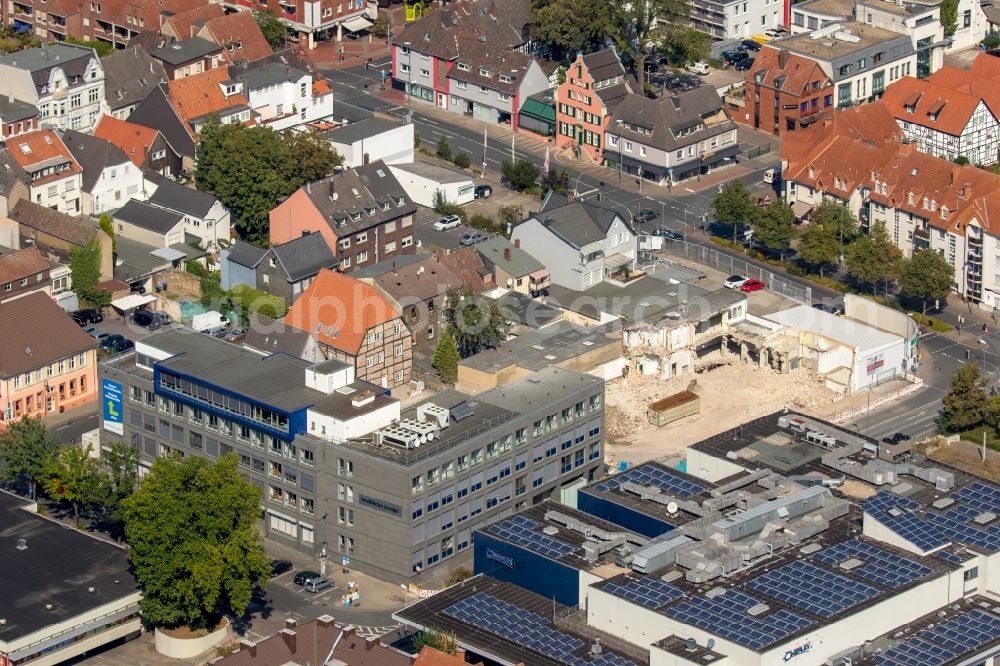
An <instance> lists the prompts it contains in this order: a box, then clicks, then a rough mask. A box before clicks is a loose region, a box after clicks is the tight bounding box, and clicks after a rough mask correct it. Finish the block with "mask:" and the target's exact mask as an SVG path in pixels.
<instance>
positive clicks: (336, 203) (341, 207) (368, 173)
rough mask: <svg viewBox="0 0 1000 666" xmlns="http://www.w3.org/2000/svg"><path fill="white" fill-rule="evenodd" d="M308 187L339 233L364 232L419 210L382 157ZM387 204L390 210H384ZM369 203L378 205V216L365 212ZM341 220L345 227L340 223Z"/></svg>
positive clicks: (309, 192)
mask: <svg viewBox="0 0 1000 666" xmlns="http://www.w3.org/2000/svg"><path fill="white" fill-rule="evenodd" d="M305 190H306V194H307V196H308V197H309V200H310V201H312V203H313V205H314V206H315V207H316V209H317V210H318V211H319V213H320V214H321V215H322V216H323V217H324V219H326V221H327V223H328V224H329V225H330V226H331V227H332V228H333V230H334V232H335V233H336V234H337V235H338V236H340V235H343V234H353V233H356V232H358V231H364V230H365V229H370V228H372V227H374V226H376V225H378V224H381V223H383V222H388V221H389V220H395V219H397V218H399V217H402V216H403V215H410V214H413V213H415V212H416V211H417V206H416V204H414V203H413V202H412V201H410V198H409V197H407V196H406V192H405V191H404V190H403V186H402V185H400V184H399V181H398V180H396V177H395V176H393V175H392V171H390V170H389V167H388V166H386V164H385V162H383V161H382V160H377V161H375V162H371V163H369V164H365V165H364V166H359V167H357V168H356V169H349V170H345V171H341V172H340V173H337V174H334V175H333V176H330V177H329V178H326V179H325V180H321V181H319V182H316V183H310V184H309V185H308V186H306V188H305ZM334 194H335V195H336V198H334V196H333V195H334ZM397 199H402V201H403V203H402V205H397V204H396V200H397ZM386 203H387V204H388V209H386V210H383V205H384V204H386ZM366 205H367V206H375V214H374V215H368V214H367V213H365V211H364V207H365V206H366ZM351 214H355V215H360V218H359V219H357V220H354V219H351ZM338 223H339V224H342V225H343V226H337V225H338Z"/></svg>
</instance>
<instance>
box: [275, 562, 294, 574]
mask: <svg viewBox="0 0 1000 666" xmlns="http://www.w3.org/2000/svg"><path fill="white" fill-rule="evenodd" d="M291 570H292V563H291V562H289V561H288V560H271V578H274V577H275V576H280V575H281V574H283V573H285V572H286V571H291Z"/></svg>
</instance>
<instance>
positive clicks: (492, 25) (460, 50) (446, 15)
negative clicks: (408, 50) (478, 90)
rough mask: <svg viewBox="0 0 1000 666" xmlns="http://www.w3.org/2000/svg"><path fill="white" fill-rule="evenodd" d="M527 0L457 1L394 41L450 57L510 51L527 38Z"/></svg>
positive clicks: (528, 0) (529, 11)
mask: <svg viewBox="0 0 1000 666" xmlns="http://www.w3.org/2000/svg"><path fill="white" fill-rule="evenodd" d="M530 14H531V2H530V0H457V1H456V2H452V3H450V4H448V5H447V6H445V7H444V8H441V9H434V10H432V11H430V12H428V13H427V14H426V15H425V16H424V17H423V18H421V19H420V20H419V21H416V22H415V23H412V24H410V25H409V26H407V28H406V29H405V30H403V32H401V33H400V34H399V35H397V36H396V37H395V38H394V39H393V40H392V43H393V44H398V45H403V44H405V43H406V42H410V45H411V47H412V48H413V49H414V50H415V51H419V52H420V53H427V54H429V55H433V56H436V57H438V58H443V59H445V60H453V59H455V58H457V57H459V56H460V55H463V56H473V55H474V54H475V53H476V52H477V51H480V50H482V49H483V44H489V45H490V46H491V47H492V48H495V49H503V50H511V49H513V48H515V47H518V46H521V45H522V44H524V43H525V42H526V41H527V35H526V34H525V32H526V31H525V27H526V26H527V24H528V21H529V16H530Z"/></svg>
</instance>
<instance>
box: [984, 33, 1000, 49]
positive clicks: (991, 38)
mask: <svg viewBox="0 0 1000 666" xmlns="http://www.w3.org/2000/svg"><path fill="white" fill-rule="evenodd" d="M982 44H983V46H985V47H986V48H988V49H995V48H997V47H998V46H1000V35H986V37H985V38H984V39H983V42H982Z"/></svg>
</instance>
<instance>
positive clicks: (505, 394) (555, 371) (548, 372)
mask: <svg viewBox="0 0 1000 666" xmlns="http://www.w3.org/2000/svg"><path fill="white" fill-rule="evenodd" d="M588 386H589V387H592V388H594V389H598V388H603V387H604V380H603V379H601V378H600V377H595V376H593V375H585V374H582V373H579V372H573V371H572V370H565V369H563V368H557V367H555V366H549V367H547V368H545V369H543V370H539V371H538V372H536V373H535V374H533V375H531V376H530V377H525V378H524V379H521V380H518V381H516V382H514V383H512V384H508V385H507V386H504V387H501V388H495V389H491V390H489V391H486V392H485V393H480V394H479V395H478V396H476V399H477V400H480V401H482V402H489V403H492V404H494V405H498V406H500V407H503V408H505V409H509V410H511V411H514V412H518V413H521V414H529V413H531V412H535V411H538V410H541V409H542V408H544V407H545V406H547V405H551V404H552V403H555V402H559V401H560V400H562V399H564V398H565V397H566V396H567V395H568V394H569V393H572V392H575V391H578V390H581V389H583V388H585V387H588Z"/></svg>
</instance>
